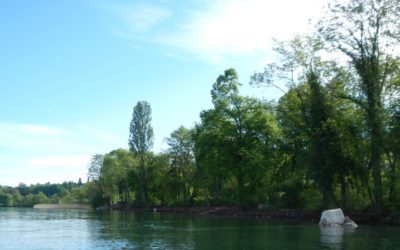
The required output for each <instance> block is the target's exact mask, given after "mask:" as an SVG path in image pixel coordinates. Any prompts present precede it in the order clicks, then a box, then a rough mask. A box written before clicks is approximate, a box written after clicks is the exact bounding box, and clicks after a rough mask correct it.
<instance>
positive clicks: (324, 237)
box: [319, 226, 356, 249]
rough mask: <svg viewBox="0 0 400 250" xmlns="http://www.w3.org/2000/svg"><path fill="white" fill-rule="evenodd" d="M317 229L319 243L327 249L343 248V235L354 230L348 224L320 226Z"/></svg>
mask: <svg viewBox="0 0 400 250" xmlns="http://www.w3.org/2000/svg"><path fill="white" fill-rule="evenodd" d="M319 229H320V240H321V245H322V246H323V247H327V248H329V249H343V248H344V246H343V244H344V237H345V235H347V234H351V233H354V232H355V230H356V229H355V228H354V227H348V226H320V227H319Z"/></svg>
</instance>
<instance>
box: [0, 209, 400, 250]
mask: <svg viewBox="0 0 400 250" xmlns="http://www.w3.org/2000/svg"><path fill="white" fill-rule="evenodd" d="M0 249H1V250H8V249H18V250H20V249H38V250H39V249H40V250H46V249H400V228H399V227H388V226H361V227H359V228H358V229H357V230H355V231H353V232H343V231H340V230H328V231H326V230H324V231H321V230H320V228H319V227H318V225H315V224H312V223H295V222H281V221H280V222H277V221H268V220H255V219H235V218H213V217H212V218H210V217H203V216H192V217H191V216H188V215H171V214H158V213H154V214H153V213H142V214H135V213H122V212H107V213H100V212H96V211H80V210H36V209H15V208H9V209H8V208H0Z"/></svg>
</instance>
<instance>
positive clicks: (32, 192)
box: [0, 180, 90, 207]
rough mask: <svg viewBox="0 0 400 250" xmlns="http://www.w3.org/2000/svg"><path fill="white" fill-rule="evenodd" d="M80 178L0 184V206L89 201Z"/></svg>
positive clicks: (30, 205) (28, 205) (29, 205)
mask: <svg viewBox="0 0 400 250" xmlns="http://www.w3.org/2000/svg"><path fill="white" fill-rule="evenodd" d="M89 202H90V201H89V200H88V199H87V190H86V187H85V186H84V185H83V184H82V182H81V180H79V181H78V182H71V181H70V182H64V183H62V184H50V183H46V184H36V185H30V186H27V185H25V184H23V183H21V184H19V185H18V186H17V187H9V186H0V206H2V207H32V206H33V205H35V204H47V203H48V204H50V203H51V204H63V203H89Z"/></svg>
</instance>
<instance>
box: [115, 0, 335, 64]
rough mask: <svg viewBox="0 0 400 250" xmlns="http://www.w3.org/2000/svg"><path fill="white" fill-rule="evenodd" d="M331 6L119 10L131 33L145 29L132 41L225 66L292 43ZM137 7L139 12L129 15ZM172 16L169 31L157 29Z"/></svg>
mask: <svg viewBox="0 0 400 250" xmlns="http://www.w3.org/2000/svg"><path fill="white" fill-rule="evenodd" d="M326 2H327V0H304V1H297V0H281V1H266V0H219V1H207V0H203V1H195V0H192V1H186V2H185V3H186V5H185V6H186V8H182V9H179V11H178V10H176V11H174V12H173V13H172V12H170V11H166V9H165V4H163V5H161V4H158V5H157V4H156V3H152V4H148V5H142V6H141V8H131V7H130V6H129V5H126V6H125V7H121V5H119V8H120V9H126V10H127V11H120V12H119V16H120V17H121V18H122V19H123V20H125V25H128V26H130V27H131V28H132V30H134V31H142V34H140V36H131V38H133V39H138V40H141V41H147V42H151V43H157V44H162V45H167V46H169V47H170V49H171V50H173V51H174V53H178V54H185V55H190V56H195V57H197V58H200V59H202V60H206V61H207V62H211V63H220V62H226V60H227V59H229V58H231V57H240V56H243V55H250V54H260V53H261V54H268V53H270V51H271V47H272V46H273V43H272V38H277V39H279V40H287V39H290V38H292V36H293V35H294V34H295V33H302V32H306V31H309V30H310V29H311V28H312V25H310V23H309V20H310V19H314V20H316V19H318V18H319V17H320V16H321V13H322V12H321V9H322V6H324V5H325V4H326ZM157 6H158V7H157ZM161 6H163V7H161ZM133 9H134V10H135V11H130V10H133ZM150 10H151V11H150ZM161 10H164V11H161ZM139 12H141V14H139ZM151 12H152V13H154V14H155V15H154V20H148V14H149V13H151ZM167 16H168V17H172V16H173V17H174V18H175V19H174V20H175V21H176V22H175V23H171V24H170V25H169V26H168V27H167V29H168V30H156V29H153V28H155V25H154V24H156V23H161V22H162V21H163V19H164V18H166V17H167ZM140 20H141V21H140ZM177 20H179V21H177ZM150 31H151V32H150ZM126 37H129V36H126ZM171 53H172V52H168V53H165V54H171ZM177 57H179V56H177Z"/></svg>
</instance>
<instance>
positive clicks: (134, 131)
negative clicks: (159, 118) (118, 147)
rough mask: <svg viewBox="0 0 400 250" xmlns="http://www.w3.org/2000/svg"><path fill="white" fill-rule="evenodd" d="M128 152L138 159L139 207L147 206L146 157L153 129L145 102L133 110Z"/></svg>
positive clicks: (148, 105) (137, 195) (149, 109)
mask: <svg viewBox="0 0 400 250" xmlns="http://www.w3.org/2000/svg"><path fill="white" fill-rule="evenodd" d="M129 131H130V135H129V150H130V151H131V152H132V153H134V154H135V155H137V157H138V158H139V169H138V172H137V177H138V180H139V190H138V191H137V193H136V198H137V199H138V202H139V205H141V206H147V205H148V192H147V177H146V155H147V153H148V152H149V151H150V149H151V147H152V146H153V138H154V133H153V128H152V127H151V107H150V104H149V103H148V102H146V101H139V102H138V103H137V104H136V106H135V107H134V108H133V114H132V121H131V124H130V129H129Z"/></svg>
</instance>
